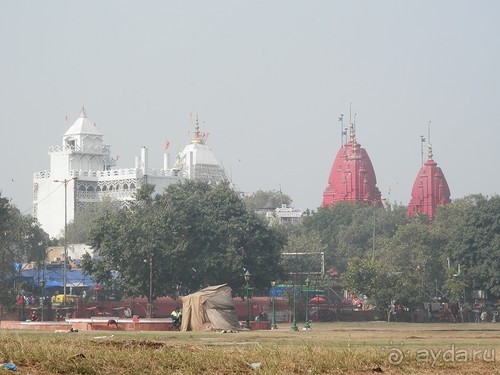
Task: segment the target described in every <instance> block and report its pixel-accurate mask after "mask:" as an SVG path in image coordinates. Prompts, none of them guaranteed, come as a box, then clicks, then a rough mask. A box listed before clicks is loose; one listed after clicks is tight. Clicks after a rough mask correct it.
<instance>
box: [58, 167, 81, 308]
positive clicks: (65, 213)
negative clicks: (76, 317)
mask: <svg viewBox="0 0 500 375" xmlns="http://www.w3.org/2000/svg"><path fill="white" fill-rule="evenodd" d="M73 180H76V177H71V178H70V179H68V180H67V179H64V180H54V182H60V183H62V184H64V266H63V284H64V285H63V306H66V283H67V278H68V276H67V262H68V236H67V234H68V183H69V182H70V181H73Z"/></svg>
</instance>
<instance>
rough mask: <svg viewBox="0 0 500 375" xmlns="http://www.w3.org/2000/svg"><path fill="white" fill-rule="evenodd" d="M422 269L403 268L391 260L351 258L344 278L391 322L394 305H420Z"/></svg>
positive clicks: (346, 284) (411, 306)
mask: <svg viewBox="0 0 500 375" xmlns="http://www.w3.org/2000/svg"><path fill="white" fill-rule="evenodd" d="M419 279H420V275H419V271H418V270H413V269H401V268H398V267H395V266H393V265H391V264H388V263H387V262H383V261H379V260H371V259H366V258H364V259H363V258H352V259H350V260H349V262H348V265H347V270H346V272H345V273H344V274H343V275H342V281H343V283H344V285H345V286H346V288H347V290H348V291H350V292H354V293H356V294H358V295H360V294H363V295H366V296H367V297H368V299H369V301H370V303H371V304H373V305H374V307H375V308H376V309H378V310H380V311H384V312H385V313H386V316H387V321H389V320H390V318H391V306H392V305H394V304H401V305H404V306H407V307H410V308H413V307H415V306H418V304H419V302H420V297H419V291H420V286H419Z"/></svg>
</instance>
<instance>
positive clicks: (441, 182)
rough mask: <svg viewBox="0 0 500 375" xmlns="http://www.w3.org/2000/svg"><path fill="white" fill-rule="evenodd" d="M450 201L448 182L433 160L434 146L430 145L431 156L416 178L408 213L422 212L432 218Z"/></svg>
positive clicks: (411, 214) (408, 214)
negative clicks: (440, 207) (438, 209)
mask: <svg viewBox="0 0 500 375" xmlns="http://www.w3.org/2000/svg"><path fill="white" fill-rule="evenodd" d="M450 202H451V200H450V189H449V187H448V182H446V178H445V177H444V174H443V171H442V170H441V168H439V167H438V166H437V163H436V162H435V161H434V160H432V147H431V146H430V145H429V158H428V160H427V161H426V162H425V164H424V165H423V166H422V168H420V171H419V172H418V175H417V178H416V179H415V183H414V184H413V189H412V191H411V200H410V203H409V204H408V211H407V213H406V215H407V216H408V217H410V216H414V215H416V214H418V213H422V214H426V215H427V217H428V218H429V220H432V219H434V216H435V214H436V210H437V208H438V206H439V205H443V204H447V203H450Z"/></svg>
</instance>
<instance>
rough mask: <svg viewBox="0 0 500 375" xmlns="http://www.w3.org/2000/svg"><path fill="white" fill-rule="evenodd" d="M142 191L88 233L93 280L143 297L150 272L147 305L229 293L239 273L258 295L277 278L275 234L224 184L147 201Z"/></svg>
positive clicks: (279, 238)
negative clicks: (224, 287)
mask: <svg viewBox="0 0 500 375" xmlns="http://www.w3.org/2000/svg"><path fill="white" fill-rule="evenodd" d="M144 189H146V191H144V190H141V191H140V192H139V194H138V197H141V199H139V200H138V201H137V202H136V204H134V205H133V206H132V207H131V209H130V210H120V211H119V212H111V213H107V214H106V215H105V216H103V217H102V218H101V219H99V220H98V221H97V222H96V224H95V225H94V226H93V228H92V230H91V231H90V244H91V246H92V247H93V248H94V249H96V250H97V254H98V257H96V258H94V259H90V258H89V257H86V259H85V261H84V262H83V266H84V269H85V270H87V271H88V272H89V273H91V274H92V275H93V276H95V277H96V278H97V279H98V280H99V281H102V282H107V283H110V284H112V285H114V286H115V287H117V288H119V289H120V290H121V291H123V292H124V293H125V294H127V295H130V296H133V295H144V296H149V287H150V283H149V272H150V271H152V273H153V281H154V282H153V296H152V297H153V299H154V298H156V297H158V296H163V295H175V294H176V293H179V292H180V293H188V292H192V291H195V290H198V289H199V288H200V287H204V286H206V285H216V284H222V283H229V284H230V285H231V286H232V287H233V289H235V290H237V289H238V288H240V287H242V286H243V284H244V279H243V274H244V272H245V270H249V271H250V272H251V273H252V275H253V277H252V283H253V284H254V285H255V286H256V287H257V288H262V287H266V286H268V285H269V283H270V281H271V280H272V279H274V275H275V274H276V273H279V272H280V271H279V270H280V268H279V259H280V251H281V248H282V246H283V244H284V240H285V239H284V237H283V235H282V234H280V233H279V232H278V231H276V230H274V229H272V228H269V227H268V226H267V223H266V222H265V221H264V220H263V219H262V218H260V217H259V216H258V215H257V214H255V213H254V212H253V211H249V210H248V209H247V208H246V207H245V204H244V203H243V201H242V200H241V198H240V197H239V196H238V194H237V193H236V192H234V190H232V189H231V188H230V187H229V185H228V184H227V183H221V184H218V185H216V186H213V185H210V184H207V183H204V182H194V181H186V182H183V183H181V184H173V185H170V186H169V187H168V188H167V189H165V192H164V193H163V194H162V195H157V196H156V197H154V198H150V197H151V196H150V195H148V193H147V191H148V190H147V189H148V186H145V187H144ZM149 191H151V189H149Z"/></svg>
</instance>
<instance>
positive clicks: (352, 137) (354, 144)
mask: <svg viewBox="0 0 500 375" xmlns="http://www.w3.org/2000/svg"><path fill="white" fill-rule="evenodd" d="M349 140H350V142H351V145H352V153H353V154H356V153H357V151H358V147H359V144H358V142H357V141H356V113H355V114H354V121H353V122H351V125H350V128H349Z"/></svg>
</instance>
